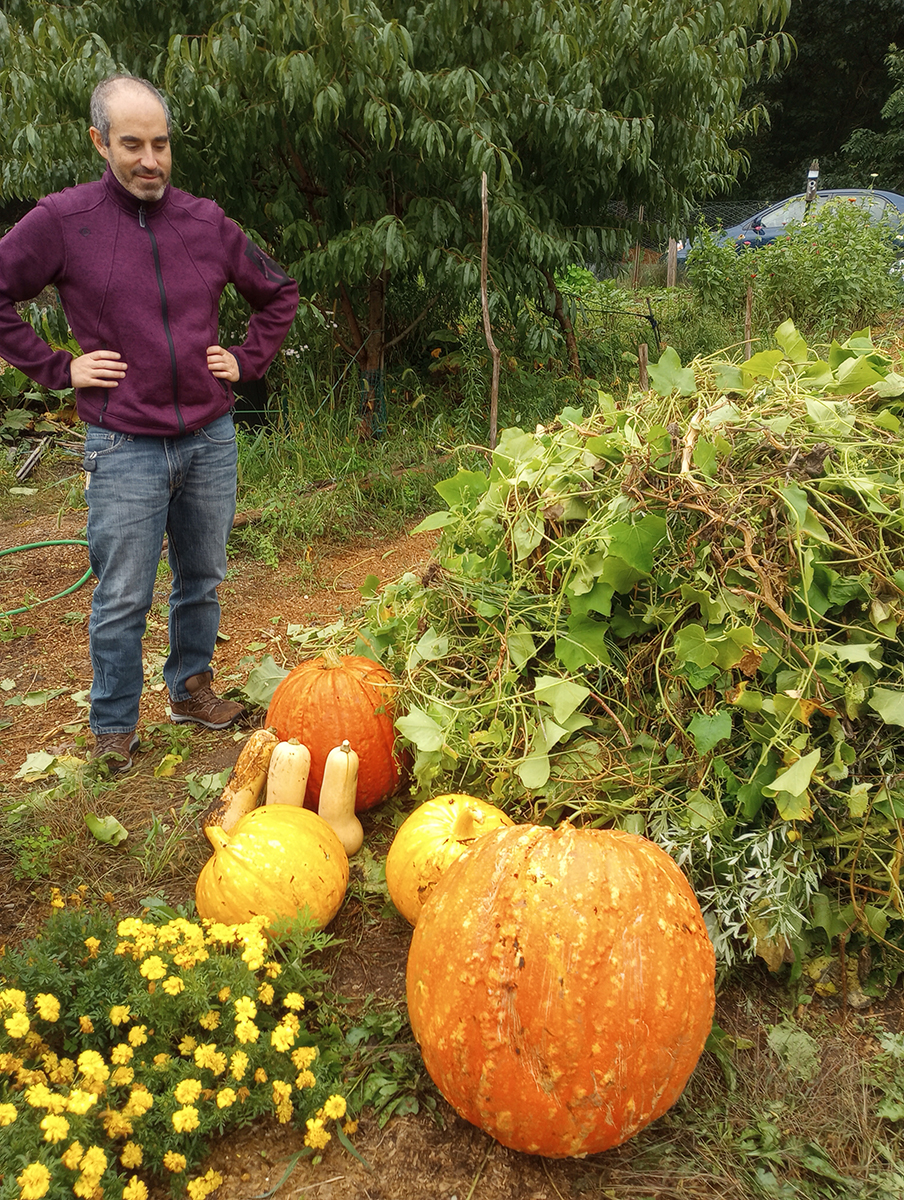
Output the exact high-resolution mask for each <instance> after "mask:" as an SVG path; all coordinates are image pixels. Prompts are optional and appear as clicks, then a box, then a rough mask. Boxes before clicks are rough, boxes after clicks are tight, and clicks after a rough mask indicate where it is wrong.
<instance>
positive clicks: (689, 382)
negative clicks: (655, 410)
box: [647, 346, 697, 396]
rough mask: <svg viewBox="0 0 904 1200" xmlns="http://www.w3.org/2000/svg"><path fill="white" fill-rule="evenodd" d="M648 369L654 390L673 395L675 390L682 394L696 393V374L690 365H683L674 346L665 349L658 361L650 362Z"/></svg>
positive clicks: (691, 394) (661, 393)
mask: <svg viewBox="0 0 904 1200" xmlns="http://www.w3.org/2000/svg"><path fill="white" fill-rule="evenodd" d="M647 370H648V373H649V376H650V383H651V384H652V385H653V390H654V391H656V392H658V393H659V395H660V396H671V394H672V392H675V391H677V392H678V394H679V395H680V396H693V395H695V394H696V391H697V379H696V376H695V375H694V372H693V371H692V370H691V368H690V367H682V365H681V359H680V358H679V357H678V352H677V351H676V350H675V349H674V348H673V347H672V346H669V347H668V348H667V349H666V350H664V351H663V353H662V355H661V357H660V359H659V362H658V363H650V364H649V365H648V367H647Z"/></svg>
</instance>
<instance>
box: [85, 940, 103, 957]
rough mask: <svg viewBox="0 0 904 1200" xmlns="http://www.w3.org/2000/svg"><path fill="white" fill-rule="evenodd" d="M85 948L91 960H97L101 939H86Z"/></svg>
mask: <svg viewBox="0 0 904 1200" xmlns="http://www.w3.org/2000/svg"><path fill="white" fill-rule="evenodd" d="M85 948H86V949H87V951H88V957H89V958H97V952H98V950H99V949H100V939H99V938H96V937H87V938H85Z"/></svg>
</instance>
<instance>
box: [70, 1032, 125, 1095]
mask: <svg viewBox="0 0 904 1200" xmlns="http://www.w3.org/2000/svg"><path fill="white" fill-rule="evenodd" d="M133 1032H134V1031H133ZM76 1061H77V1062H78V1069H79V1070H80V1071H81V1073H82V1074H83V1075H84V1076H85V1078H86V1079H95V1080H97V1082H98V1083H104V1082H105V1081H106V1080H107V1079H109V1078H110V1068H109V1067H108V1066H107V1064H106V1063H105V1062H104V1060H103V1059H102V1058H101V1056H100V1055H99V1054H98V1052H97V1051H96V1050H83V1051H82V1052H81V1054H80V1055H79V1056H78V1059H77V1060H76Z"/></svg>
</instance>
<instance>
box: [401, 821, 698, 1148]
mask: <svg viewBox="0 0 904 1200" xmlns="http://www.w3.org/2000/svg"><path fill="white" fill-rule="evenodd" d="M714 975H715V956H714V953H713V948H712V944H711V942H710V939H709V936H708V934H707V931H706V926H705V925H704V923H703V918H702V916H701V913H700V908H699V905H698V904H697V900H696V898H695V896H694V894H693V892H692V891H691V888H690V886H689V885H688V883H687V881H686V879H685V878H684V876H683V875H682V873H681V871H680V870H679V869H678V867H677V866H676V865H675V863H674V862H673V861H672V859H671V858H669V856H668V855H667V854H666V853H665V852H664V851H663V850H661V849H660V848H659V847H658V846H656V845H655V844H654V843H652V842H649V841H647V840H646V839H645V838H641V837H637V836H635V835H633V834H627V833H621V832H617V831H603V830H595V829H585V830H579V829H576V828H574V827H572V826H570V825H568V824H565V825H563V826H562V827H560V828H559V829H556V830H553V829H548V828H541V827H539V826H535V825H515V826H512V827H509V828H502V829H497V830H494V831H492V832H491V833H488V834H486V835H485V836H484V837H482V838H480V839H479V840H478V841H477V842H475V843H474V845H473V847H472V848H471V849H470V850H469V851H468V853H467V854H465V855H463V856H462V857H461V858H459V859H458V860H457V861H456V862H453V863H452V864H451V865H450V866H449V868H448V870H447V871H446V872H445V874H444V875H443V876H442V878H441V879H440V880H439V881H438V883H437V884H436V887H435V888H434V890H433V893H432V894H431V896H430V897H429V899H428V900H427V901H426V903H425V904H424V907H423V909H422V910H421V914H420V918H419V920H418V923H417V925H416V927H415V930H414V935H413V937H412V941H411V949H410V953H409V958H408V973H407V991H408V1011H409V1015H410V1018H411V1027H412V1029H413V1031H414V1035H415V1038H416V1039H417V1041H418V1043H419V1045H420V1048H421V1053H422V1055H423V1058H424V1062H425V1064H426V1066H427V1070H428V1071H429V1073H430V1075H431V1077H432V1079H433V1081H434V1082H435V1083H436V1085H437V1087H438V1088H439V1090H440V1091H441V1092H442V1094H443V1095H444V1096H445V1098H446V1099H447V1100H448V1102H449V1103H450V1104H451V1105H452V1107H453V1108H454V1109H455V1110H456V1112H458V1113H459V1115H460V1116H462V1117H464V1118H465V1119H466V1120H468V1121H471V1122H472V1123H473V1124H474V1125H477V1126H479V1127H480V1128H481V1129H483V1130H484V1131H485V1132H487V1133H489V1134H490V1135H491V1136H492V1137H494V1138H496V1139H497V1140H498V1141H499V1142H501V1143H502V1144H503V1145H504V1146H508V1147H510V1148H512V1149H514V1150H521V1151H524V1152H526V1153H528V1154H542V1155H546V1156H548V1157H551V1158H564V1157H569V1156H574V1155H577V1156H580V1155H585V1154H593V1153H596V1152H597V1151H601V1150H607V1149H609V1148H610V1147H612V1146H617V1145H619V1144H621V1143H622V1142H624V1141H626V1140H627V1139H628V1138H630V1137H632V1136H633V1135H634V1134H635V1133H637V1132H638V1131H639V1130H641V1129H643V1128H644V1126H646V1125H648V1124H649V1123H650V1121H652V1120H654V1119H655V1118H656V1117H658V1116H660V1115H661V1114H662V1113H664V1112H665V1111H666V1109H668V1108H669V1107H670V1106H671V1105H672V1104H674V1103H675V1101H676V1100H677V1099H678V1097H679V1096H680V1094H681V1092H682V1091H683V1090H684V1086H685V1084H686V1083H687V1080H688V1078H689V1077H690V1074H691V1072H692V1071H693V1069H694V1066H695V1065H696V1062H697V1059H698V1058H699V1056H700V1053H701V1051H702V1049H703V1045H704V1042H705V1041H706V1038H707V1036H708V1034H709V1032H710V1028H711V1025H712V1016H713V1007H714V1003H715V995H714Z"/></svg>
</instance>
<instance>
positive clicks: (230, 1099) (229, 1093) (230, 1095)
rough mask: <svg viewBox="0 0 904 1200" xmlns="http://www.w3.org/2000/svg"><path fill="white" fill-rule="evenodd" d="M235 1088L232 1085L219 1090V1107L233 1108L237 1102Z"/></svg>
mask: <svg viewBox="0 0 904 1200" xmlns="http://www.w3.org/2000/svg"><path fill="white" fill-rule="evenodd" d="M236 1099H237V1097H236V1094H235V1090H234V1089H233V1088H231V1087H225V1088H221V1090H220V1091H219V1092H217V1108H231V1107H232V1105H233V1104H235V1102H236Z"/></svg>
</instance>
